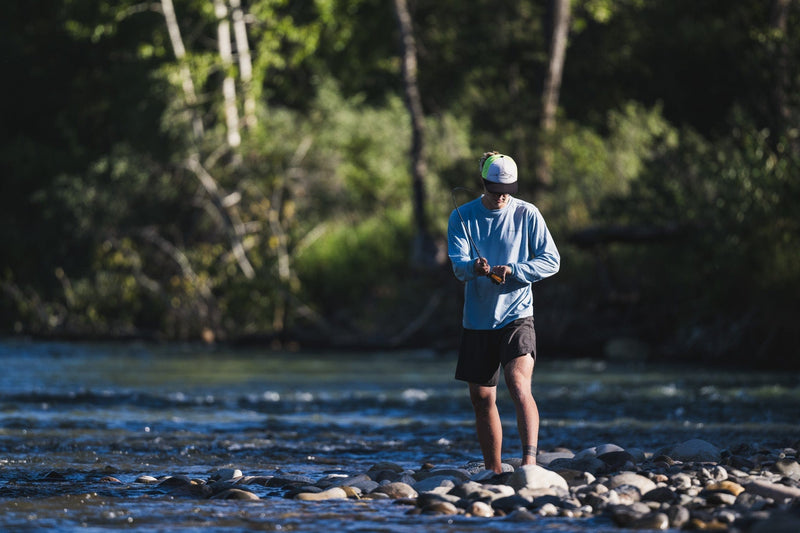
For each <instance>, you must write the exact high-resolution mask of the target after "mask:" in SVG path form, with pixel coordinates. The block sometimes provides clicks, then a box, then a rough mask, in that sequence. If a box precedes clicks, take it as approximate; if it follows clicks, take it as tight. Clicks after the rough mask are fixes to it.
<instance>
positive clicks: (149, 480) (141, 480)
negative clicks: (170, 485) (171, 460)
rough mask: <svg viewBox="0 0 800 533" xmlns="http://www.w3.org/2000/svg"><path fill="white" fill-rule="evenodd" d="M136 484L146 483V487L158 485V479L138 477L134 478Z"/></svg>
mask: <svg viewBox="0 0 800 533" xmlns="http://www.w3.org/2000/svg"><path fill="white" fill-rule="evenodd" d="M136 483H146V484H148V485H153V484H156V483H158V479H156V478H154V477H153V476H139V477H137V478H136Z"/></svg>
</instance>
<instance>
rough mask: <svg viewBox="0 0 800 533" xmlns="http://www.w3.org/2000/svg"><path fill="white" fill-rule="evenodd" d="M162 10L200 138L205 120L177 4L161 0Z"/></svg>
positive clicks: (170, 0) (195, 131)
mask: <svg viewBox="0 0 800 533" xmlns="http://www.w3.org/2000/svg"><path fill="white" fill-rule="evenodd" d="M161 11H162V12H163V13H164V19H165V20H166V23H167V31H168V32H169V40H170V43H171V44H172V51H173V53H174V54H175V59H177V60H178V63H179V64H180V76H181V86H182V88H183V95H184V98H185V99H186V105H187V106H188V107H189V110H190V112H191V113H192V129H193V131H194V136H195V139H200V138H201V137H202V136H203V133H204V132H203V121H202V120H201V118H200V115H199V114H198V113H197V107H196V106H197V93H196V92H195V90H194V82H193V81H192V74H191V72H190V71H189V66H188V65H187V64H186V48H184V46H183V39H182V38H181V29H180V26H178V17H177V16H176V15H175V6H174V5H173V4H172V0H161Z"/></svg>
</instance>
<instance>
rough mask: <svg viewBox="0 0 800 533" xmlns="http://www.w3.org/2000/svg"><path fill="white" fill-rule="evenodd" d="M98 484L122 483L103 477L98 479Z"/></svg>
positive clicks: (109, 477) (112, 477) (112, 478)
mask: <svg viewBox="0 0 800 533" xmlns="http://www.w3.org/2000/svg"><path fill="white" fill-rule="evenodd" d="M100 483H122V481H120V480H119V479H117V478H115V477H114V476H103V477H101V478H100Z"/></svg>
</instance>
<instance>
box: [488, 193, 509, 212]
mask: <svg viewBox="0 0 800 533" xmlns="http://www.w3.org/2000/svg"><path fill="white" fill-rule="evenodd" d="M510 196H511V195H509V194H508V193H497V192H489V191H486V192H485V193H484V195H483V205H484V207H486V209H503V208H504V207H505V206H506V204H508V199H509V197H510Z"/></svg>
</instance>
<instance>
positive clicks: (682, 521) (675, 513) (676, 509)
mask: <svg viewBox="0 0 800 533" xmlns="http://www.w3.org/2000/svg"><path fill="white" fill-rule="evenodd" d="M667 518H669V525H670V527H672V528H675V529H682V528H683V526H685V525H686V524H688V523H689V520H690V519H691V513H689V509H687V508H686V507H683V506H682V505H673V506H672V507H670V508H669V509H667Z"/></svg>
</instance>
